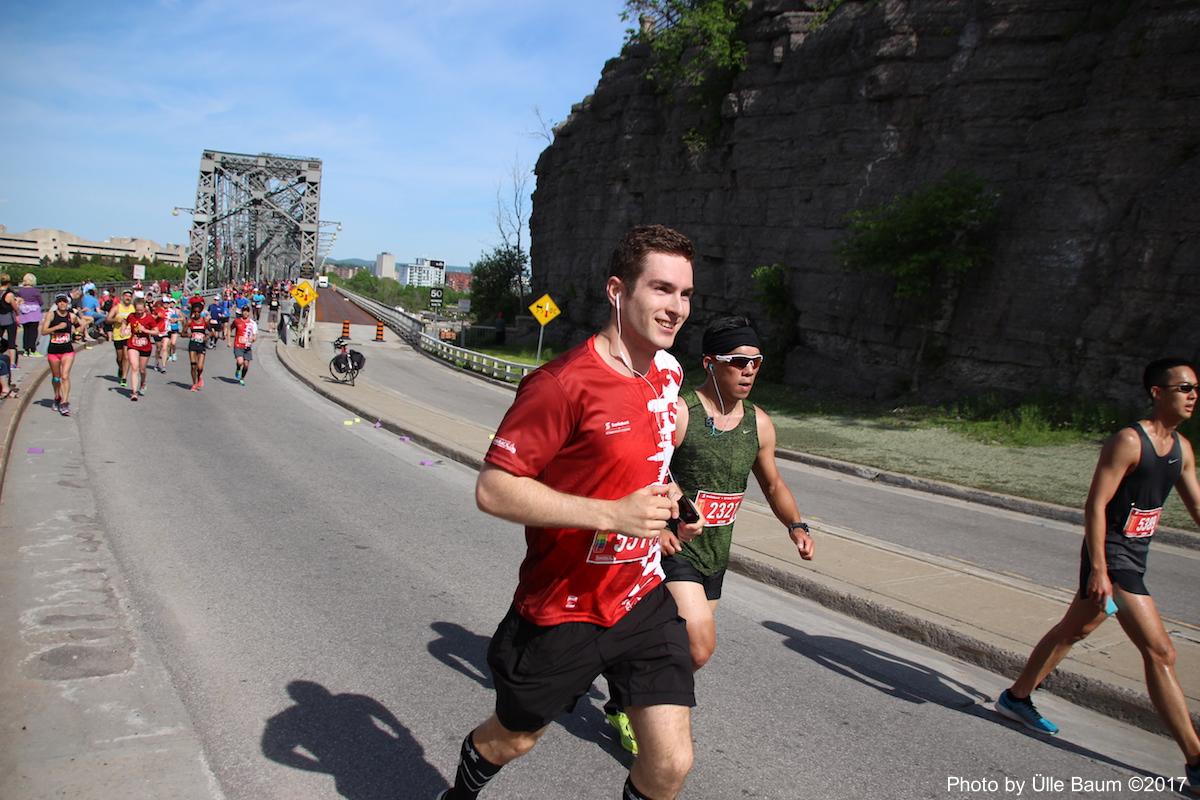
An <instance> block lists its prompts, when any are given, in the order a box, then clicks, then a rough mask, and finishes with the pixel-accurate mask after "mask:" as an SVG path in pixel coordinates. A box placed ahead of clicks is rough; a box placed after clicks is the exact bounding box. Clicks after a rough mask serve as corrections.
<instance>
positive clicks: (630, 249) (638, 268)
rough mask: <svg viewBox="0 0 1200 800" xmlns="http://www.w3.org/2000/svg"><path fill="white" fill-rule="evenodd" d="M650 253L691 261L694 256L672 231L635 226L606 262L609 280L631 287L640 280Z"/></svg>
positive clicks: (681, 237) (688, 242)
mask: <svg viewBox="0 0 1200 800" xmlns="http://www.w3.org/2000/svg"><path fill="white" fill-rule="evenodd" d="M650 253H667V254H670V255H675V256H683V257H684V258H686V259H687V260H688V261H691V260H692V258H693V257H694V256H695V254H696V250H695V248H694V247H692V243H691V240H689V239H688V238H687V237H686V236H684V235H683V234H682V233H680V232H679V231H677V230H675V229H674V228H668V227H667V226H666V225H638V226H637V227H636V228H633V229H632V230H630V231H629V233H627V234H625V236H624V237H622V239H621V241H620V242H619V243H617V249H616V250H613V254H612V261H611V262H609V268H608V274H609V277H614V276H615V277H617V278H620V279H621V283H622V284H624V285H625V286H628V287H632V286H633V285H634V283H636V282H637V279H638V278H639V277H641V274H642V270H643V269H644V268H645V266H646V256H647V255H649V254H650Z"/></svg>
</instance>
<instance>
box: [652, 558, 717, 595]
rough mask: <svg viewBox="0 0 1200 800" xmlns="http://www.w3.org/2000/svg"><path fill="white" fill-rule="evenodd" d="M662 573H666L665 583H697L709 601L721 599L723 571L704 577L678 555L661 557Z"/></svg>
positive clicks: (690, 563)
mask: <svg viewBox="0 0 1200 800" xmlns="http://www.w3.org/2000/svg"><path fill="white" fill-rule="evenodd" d="M662 568H663V572H665V573H667V582H668V583H670V582H672V581H687V582H688V583H698V584H700V585H701V586H703V587H704V596H705V597H706V598H708V599H709V600H720V599H721V587H722V586H724V585H725V570H724V569H719V570H717V571H716V572H714V573H713V574H712V575H704V574H702V573H701V572H700V570H698V569H696V567H695V566H693V565H692V562H690V561H688V560H687V559H686V558H684V557H683V556H681V555H679V554H675V555H673V556H663V560H662Z"/></svg>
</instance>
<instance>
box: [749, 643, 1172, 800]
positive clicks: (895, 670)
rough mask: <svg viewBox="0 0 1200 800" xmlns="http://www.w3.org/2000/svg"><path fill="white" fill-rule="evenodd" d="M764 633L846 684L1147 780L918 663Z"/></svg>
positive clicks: (860, 646)
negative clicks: (939, 709) (999, 725)
mask: <svg viewBox="0 0 1200 800" xmlns="http://www.w3.org/2000/svg"><path fill="white" fill-rule="evenodd" d="M763 627H764V628H766V629H767V630H770V631H774V632H775V633H778V634H780V635H782V636H786V637H787V638H786V639H785V640H784V645H786V646H787V647H788V648H789V649H791V650H794V651H796V652H797V653H799V654H800V655H802V656H804V657H805V658H808V659H811V660H812V661H814V662H816V663H817V664H819V665H821V666H823V667H825V668H827V669H829V670H832V671H833V672H836V673H838V674H839V675H844V676H845V677H847V678H850V679H851V680H855V681H858V682H859V683H862V684H864V685H866V686H870V687H872V688H875V689H878V690H879V691H881V692H883V693H884V694H886V695H890V696H891V697H895V698H897V699H899V700H904V701H906V702H909V703H937V704H938V705H940V706H943V707H945V708H949V709H953V710H955V711H960V712H962V713H964V714H967V715H969V716H972V717H977V718H979V719H981V720H984V721H987V722H996V721H1000V722H1004V723H1009V724H1007V725H1006V727H1009V728H1011V729H1012V730H1013V731H1014V732H1016V733H1020V734H1022V735H1024V736H1028V737H1029V738H1031V739H1036V740H1037V741H1039V742H1042V743H1043V744H1046V745H1049V746H1050V747H1053V748H1055V749H1058V750H1062V751H1063V752H1067V753H1074V754H1075V755H1080V756H1084V757H1085V758H1091V759H1095V760H1096V761H1100V762H1103V763H1105V764H1109V765H1111V766H1114V767H1117V768H1119V769H1124V770H1128V771H1130V772H1133V773H1135V774H1139V775H1144V776H1147V777H1149V776H1152V775H1153V774H1154V773H1151V772H1147V771H1145V770H1143V769H1141V768H1140V767H1135V766H1133V765H1131V764H1127V763H1125V762H1123V761H1118V760H1116V759H1114V758H1110V757H1109V756H1106V755H1103V754H1102V753H1097V752H1096V751H1094V750H1090V749H1088V748H1086V747H1082V746H1080V745H1077V744H1072V743H1071V742H1069V741H1066V740H1064V739H1062V738H1053V739H1052V738H1049V737H1046V736H1043V735H1040V734H1037V733H1034V732H1033V731H1031V730H1029V729H1028V728H1026V727H1024V726H1022V725H1019V724H1017V723H1015V722H1012V723H1010V721H1009V720H1007V719H1005V718H1004V717H1001V716H1000V715H999V714H997V713H996V712H995V711H994V710H992V708H991V704H992V703H993V702H994V701H995V698H994V697H991V696H989V695H986V694H984V693H982V692H980V691H979V690H978V689H976V688H974V687H973V686H968V685H966V684H965V683H962V682H960V681H956V680H955V679H953V678H951V677H949V676H947V675H943V674H942V673H940V672H938V671H937V670H933V669H930V668H929V667H927V666H925V665H924V664H919V663H917V662H915V661H909V660H908V659H906V658H902V657H901V656H898V655H896V654H895V653H888V652H886V651H883V650H878V649H876V648H874V647H868V646H867V645H864V644H861V643H859V642H854V641H850V640H849V639H839V638H837V637H835V636H813V635H809V634H807V633H805V632H804V631H802V630H800V629H798V628H793V627H792V626H790V625H785V624H784V623H782V622H771V621H767V622H764V623H763Z"/></svg>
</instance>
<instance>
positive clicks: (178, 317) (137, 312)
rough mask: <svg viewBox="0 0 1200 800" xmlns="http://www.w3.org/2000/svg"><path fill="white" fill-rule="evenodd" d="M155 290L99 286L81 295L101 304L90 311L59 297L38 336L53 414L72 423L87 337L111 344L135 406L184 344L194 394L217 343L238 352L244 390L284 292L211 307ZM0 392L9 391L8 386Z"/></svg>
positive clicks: (225, 298) (235, 295) (221, 300)
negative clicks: (266, 309) (269, 312)
mask: <svg viewBox="0 0 1200 800" xmlns="http://www.w3.org/2000/svg"><path fill="white" fill-rule="evenodd" d="M151 287H152V288H150V289H143V288H140V285H135V286H134V287H131V288H129V289H125V290H124V291H121V292H120V293H117V292H115V291H112V292H110V291H109V290H103V291H102V292H101V296H100V297H96V293H95V287H94V286H93V287H90V291H85V292H83V295H84V297H85V298H87V297H91V298H93V299H95V300H96V303H95V304H92V305H89V304H88V303H86V302H82V303H81V302H79V301H78V300H77V299H73V298H72V297H71V296H70V295H68V294H65V293H60V294H58V295H56V296H55V298H54V303H53V305H52V307H51V308H50V309H49V310H48V311H46V312H45V315H44V316H43V318H42V321H41V324H40V326H39V333H40V334H41V335H44V336H47V337H48V338H49V343H48V345H47V351H46V356H47V360H48V361H49V364H50V371H51V378H50V380H51V383H52V385H53V388H54V403H53V408H54V410H55V411H57V412H58V413H60V414H62V415H63V416H70V415H71V403H70V395H71V367H72V365H73V363H74V357H75V348H76V343H77V342H85V341H91V340H90V339H88V337H89V336H99V337H104V338H109V339H111V340H112V343H113V349H114V355H115V360H116V377H117V380H118V382H119V387H120V388H122V389H128V390H129V399H130V400H132V401H134V402H137V401H138V400H139V399H140V398H142V397H144V396H145V394H146V383H147V372H148V371H149V370H150V368H151V367H153V368H154V370H155V371H157V372H159V373H166V371H167V365H168V364H169V363H172V362H176V361H178V360H179V354H178V350H179V339H180V337H181V336H182V337H184V339H185V340H186V342H187V352H188V360H189V362H190V367H191V374H192V382H191V391H194V392H198V391H200V390H201V389H202V388H203V387H204V362H205V357H206V356H207V353H208V351H209V350H210V349H212V348H215V347H216V346H217V344H218V342H219V341H224V342H226V346H227V347H229V348H231V349H232V350H233V355H234V379H235V380H236V381H237V382H238V383H239V384H241V385H243V386H244V385H245V383H246V376H247V375H248V374H249V371H250V364H251V362H252V361H253V360H254V344H255V342H256V341H257V339H258V322H257V318H258V317H259V315H261V312H262V307H263V305H265V304H266V303H267V302H268V295H269V299H270V302H271V303H272V304H273V306H272V307H273V308H278V304H279V296H280V295H281V294H282V293H283V291H284V290H283V287H282V286H281V285H279V284H270V285H265V284H260V285H249V284H247V285H244V286H241V287H234V286H233V285H229V286H226V287H224V288H223V289H222V290H220V291H219V292H218V293H217V296H216V297H215V298H214V300H213V302H212V303H211V304H208V301H207V300H206V299H205V298H204V297H202V296H200V295H195V296H192V297H188V298H186V299H184V297H183V295H182V294H181V293H180V292H179V291H175V292H171V291H170V287H169V284H166V283H165V282H163V284H161V285H160V284H151ZM206 306H207V307H206ZM184 307H186V309H187V310H186V311H184ZM0 377H4V378H6V377H7V376H0ZM0 389H2V390H3V391H5V392H8V391H9V388H8V386H7V383H6V382H5V383H4V385H3V386H0ZM13 392H14V393H15V390H13Z"/></svg>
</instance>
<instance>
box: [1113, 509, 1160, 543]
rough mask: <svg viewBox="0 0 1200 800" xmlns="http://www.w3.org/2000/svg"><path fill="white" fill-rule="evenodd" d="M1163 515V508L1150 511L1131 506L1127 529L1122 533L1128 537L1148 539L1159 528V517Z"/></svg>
mask: <svg viewBox="0 0 1200 800" xmlns="http://www.w3.org/2000/svg"><path fill="white" fill-rule="evenodd" d="M1161 516H1162V509H1161V508H1154V509H1151V510H1149V511H1143V510H1142V509H1140V508H1131V509H1129V516H1128V517H1127V518H1126V519H1125V529H1124V530H1123V531H1122V533H1124V534H1125V538H1126V539H1147V538H1149V537H1151V536H1153V535H1154V531H1155V529H1156V528H1158V518H1159V517H1161Z"/></svg>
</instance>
